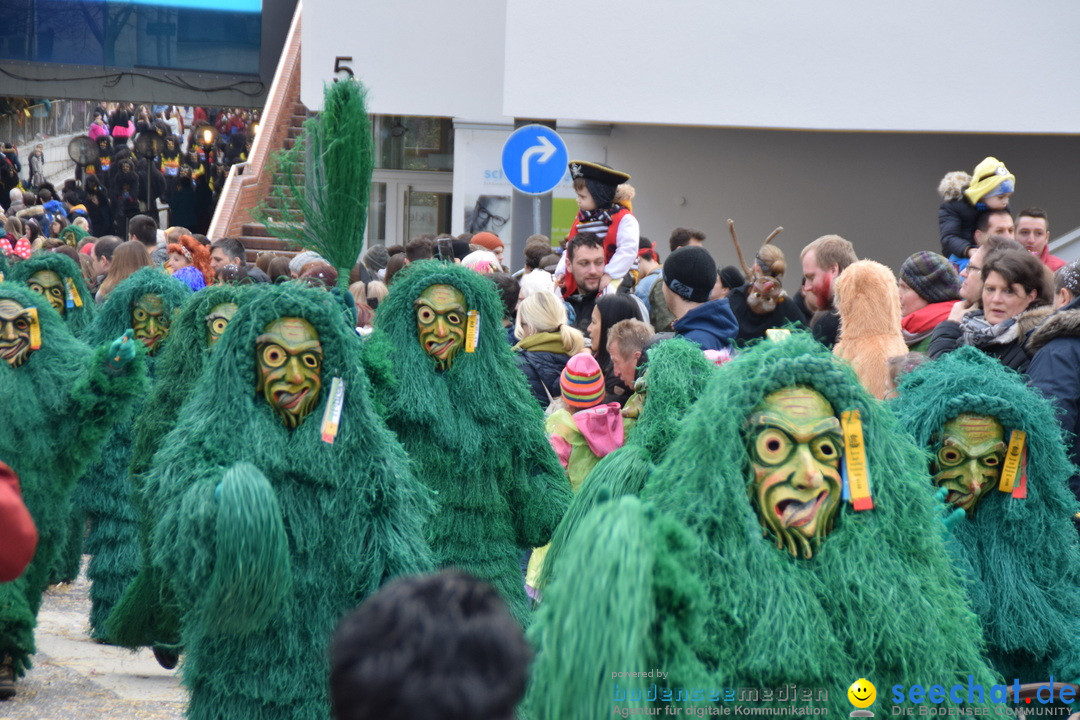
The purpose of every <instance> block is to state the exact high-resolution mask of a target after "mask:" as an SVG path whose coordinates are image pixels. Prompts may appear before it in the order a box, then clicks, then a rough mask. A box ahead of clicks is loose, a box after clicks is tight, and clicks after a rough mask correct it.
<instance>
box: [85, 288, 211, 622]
mask: <svg viewBox="0 0 1080 720" xmlns="http://www.w3.org/2000/svg"><path fill="white" fill-rule="evenodd" d="M190 295H191V290H190V289H189V288H188V286H187V285H185V284H184V283H182V282H180V281H179V280H175V279H173V278H171V277H169V276H168V275H166V274H165V273H164V272H162V271H160V270H158V269H157V268H142V269H141V270H138V271H136V272H134V273H132V275H131V276H130V277H129V278H127V279H126V280H124V281H123V282H121V283H120V284H119V285H117V286H116V289H115V290H113V291H112V292H111V293H110V294H109V299H108V300H107V301H106V302H105V304H104V305H102V307H101V309H100V310H99V311H98V317H97V320H95V321H94V324H93V325H92V326H91V327H90V329H89V330H88V331H87V335H86V340H87V342H88V343H90V344H91V345H94V344H98V343H100V342H101V340H100V338H108V337H113V336H115V335H116V334H118V332H117V331H119V332H123V329H124V328H132V329H134V331H135V339H136V340H138V341H139V342H140V344H142V346H143V349H144V351H145V354H146V364H147V372H148V374H149V375H150V377H151V378H153V377H154V374H155V373H154V361H155V360H156V356H157V353H158V352H160V351H161V350H162V348H164V347H165V344H166V340H167V338H168V334H169V323H170V321H171V318H172V315H173V313H174V312H176V310H178V309H179V308H180V306H181V305H183V303H184V301H185V300H186V299H187V298H188V297H190ZM145 407H146V402H145V396H144V398H143V399H142V400H141V401H140V402H138V403H137V404H136V406H135V408H134V410H133V414H132V418H131V419H128V420H125V421H124V422H121V423H116V424H115V425H113V427H112V432H111V434H110V435H109V439H108V441H106V443H105V446H104V449H103V450H102V453H101V462H99V463H97V464H96V465H95V466H94V467H92V468H91V469H90V470H89V471H88V472H87V473H86V475H85V477H83V478H82V479H81V480H80V481H79V484H78V486H77V487H76V491H75V496H74V502H75V507H76V511H79V510H81V511H82V512H83V513H85V514H86V515H87V516H88V518H89V520H90V532H89V535H88V536H87V539H86V552H88V553H90V555H91V556H92V557H91V559H90V566H89V568H88V569H87V575H88V577H89V578H90V582H91V585H90V604H91V606H90V635H91V637H93V638H95V639H97V640H107V639H108V637H107V634H106V632H105V622H106V620H108V618H109V613H111V612H112V609H113V606H114V605H115V604H116V603H117V601H118V600H119V599H120V596H121V594H122V593H123V592H124V588H126V587H127V585H128V583H130V582H131V581H132V580H133V579H134V578H135V576H136V574H137V573H138V570H139V565H140V562H141V561H140V558H139V539H138V537H139V532H138V517H137V513H136V509H135V506H134V504H133V503H132V500H131V497H132V491H133V484H132V481H131V477H130V474H129V465H130V464H131V453H132V448H133V447H134V444H135V432H134V425H135V422H136V420H137V419H138V418H139V416H140V415H141V414H142V412H143V409H144V408H145Z"/></svg>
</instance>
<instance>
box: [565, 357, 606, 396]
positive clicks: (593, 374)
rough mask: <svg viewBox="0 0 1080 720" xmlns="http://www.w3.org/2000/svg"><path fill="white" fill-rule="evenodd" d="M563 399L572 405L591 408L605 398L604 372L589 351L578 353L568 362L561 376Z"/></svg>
mask: <svg viewBox="0 0 1080 720" xmlns="http://www.w3.org/2000/svg"><path fill="white" fill-rule="evenodd" d="M559 387H560V388H561V389H562V396H563V400H565V401H566V404H567V405H569V406H570V407H575V408H591V407H595V406H597V405H599V404H600V403H601V402H603V400H604V374H603V373H602V372H600V366H599V365H598V364H597V362H596V358H594V357H593V356H592V355H590V354H589V353H586V352H583V353H578V354H577V355H575V356H573V357H572V358H570V359H569V360H568V361H567V362H566V367H565V368H563V371H562V375H561V376H560V377H559Z"/></svg>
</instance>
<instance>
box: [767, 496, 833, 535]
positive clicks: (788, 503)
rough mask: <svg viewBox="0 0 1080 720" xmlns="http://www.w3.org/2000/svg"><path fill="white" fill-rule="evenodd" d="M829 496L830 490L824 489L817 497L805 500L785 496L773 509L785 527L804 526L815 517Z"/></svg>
mask: <svg viewBox="0 0 1080 720" xmlns="http://www.w3.org/2000/svg"><path fill="white" fill-rule="evenodd" d="M828 496H829V493H828V491H827V490H822V491H821V493H820V494H818V495H817V496H816V497H813V498H811V499H810V500H806V501H805V502H803V501H800V500H798V499H796V498H784V499H783V500H781V501H780V502H778V503H776V506H775V507H774V508H773V511H774V512H775V513H776V516H777V517H778V518H780V522H781V523H782V524H783V525H784V526H785V527H802V526H803V525H807V524H808V523H810V522H811V521H812V520H813V519H814V517H815V516H816V515H817V512H818V510H820V509H821V506H822V505H823V504H824V503H825V498H827V497H828Z"/></svg>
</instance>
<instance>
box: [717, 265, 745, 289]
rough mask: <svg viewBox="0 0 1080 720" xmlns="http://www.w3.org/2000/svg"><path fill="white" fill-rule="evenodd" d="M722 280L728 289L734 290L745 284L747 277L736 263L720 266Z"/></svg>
mask: <svg viewBox="0 0 1080 720" xmlns="http://www.w3.org/2000/svg"><path fill="white" fill-rule="evenodd" d="M720 282H722V283H724V287H726V288H727V289H728V290H734V289H735V288H741V287H742V286H743V285H745V284H746V278H744V277H743V274H742V273H741V272H739V268H737V267H735V266H734V265H727V266H725V267H722V268H720Z"/></svg>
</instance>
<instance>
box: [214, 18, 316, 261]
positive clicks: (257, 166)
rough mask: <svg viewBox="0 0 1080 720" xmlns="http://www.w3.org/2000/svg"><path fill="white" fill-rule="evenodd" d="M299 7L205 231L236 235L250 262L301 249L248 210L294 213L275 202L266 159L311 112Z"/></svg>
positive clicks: (300, 128) (294, 135) (297, 130)
mask: <svg viewBox="0 0 1080 720" xmlns="http://www.w3.org/2000/svg"><path fill="white" fill-rule="evenodd" d="M302 11H303V1H302V0H301V2H298V3H297V4H296V11H295V13H294V15H293V20H292V25H291V26H290V28H289V34H288V37H287V38H286V40H285V46H284V47H283V48H282V53H281V60H280V62H279V63H278V67H277V71H276V72H275V73H274V81H273V83H272V84H271V86H270V92H269V93H268V94H267V98H266V107H265V108H264V109H263V113H262V124H261V125H260V127H259V134H258V136H257V137H256V138H255V143H254V145H253V146H252V148H251V155H250V157H249V158H248V161H247V162H246V163H240V164H237V165H234V166H233V167H232V169H231V170H230V171H229V177H228V179H227V180H226V181H225V187H224V188H223V189H222V192H221V195H220V197H219V198H218V204H217V209H216V210H215V212H214V219H213V222H211V224H210V230H209V232H208V233H207V236H208V237H209V238H210V239H211V240H217V239H218V238H222V237H235V238H238V239H239V240H240V242H242V243H243V244H244V248H245V249H246V250H247V260H248V262H249V263H254V262H255V260H256V259H257V258H258V256H259V255H260V254H261V253H264V252H274V253H280V254H282V255H285V256H288V257H291V256H293V255H295V254H296V253H297V252H299V251H300V249H301V248H299V247H297V246H296V245H293V244H291V243H288V242H286V241H283V240H279V239H277V238H275V237H273V236H272V235H271V234H270V232H269V231H268V230H267V229H266V227H265V226H264V225H263V224H261V223H259V222H258V221H256V220H255V218H253V217H252V215H251V212H252V210H254V209H255V207H257V206H258V205H259V203H261V202H263V201H267V202H268V203H269V209H270V214H271V217H274V218H278V217H288V216H290V215H292V216H296V215H297V210H296V208H289V207H278V206H277V205H275V204H274V202H275V201H274V200H273V194H272V189H273V182H274V177H273V176H272V174H271V172H270V165H271V163H270V158H271V156H272V154H273V153H274V152H276V151H278V150H281V149H284V148H291V147H292V146H293V144H294V143H295V142H296V140H297V138H299V137H300V135H301V133H302V132H303V123H304V120H306V119H307V118H308V117H309V115H310V113H309V111H308V109H307V107H306V106H305V105H304V104H303V103H301V102H300V22H301V14H302ZM296 219H297V220H299V219H300V218H298V217H296Z"/></svg>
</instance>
